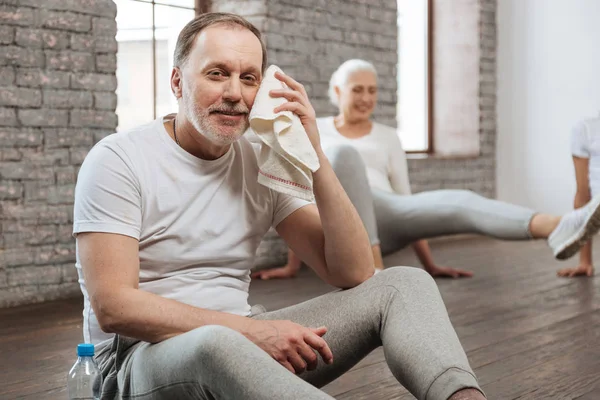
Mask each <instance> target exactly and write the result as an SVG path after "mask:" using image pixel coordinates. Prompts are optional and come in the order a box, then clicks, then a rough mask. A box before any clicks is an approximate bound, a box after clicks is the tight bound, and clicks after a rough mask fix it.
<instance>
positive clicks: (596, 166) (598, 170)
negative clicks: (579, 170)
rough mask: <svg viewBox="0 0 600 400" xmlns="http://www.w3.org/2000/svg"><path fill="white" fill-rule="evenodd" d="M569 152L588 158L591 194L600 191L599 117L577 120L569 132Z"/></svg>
mask: <svg viewBox="0 0 600 400" xmlns="http://www.w3.org/2000/svg"><path fill="white" fill-rule="evenodd" d="M571 154H573V155H574V156H575V157H581V158H589V171H588V179H589V184H590V191H591V193H592V196H595V195H597V194H599V193H600V117H598V118H594V119H588V120H584V121H581V122H579V123H578V124H577V125H575V127H574V128H573V131H572V132H571Z"/></svg>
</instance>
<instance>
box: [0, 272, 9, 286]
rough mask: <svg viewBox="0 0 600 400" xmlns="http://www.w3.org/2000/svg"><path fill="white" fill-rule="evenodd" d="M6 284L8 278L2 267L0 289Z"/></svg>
mask: <svg viewBox="0 0 600 400" xmlns="http://www.w3.org/2000/svg"><path fill="white" fill-rule="evenodd" d="M6 286H8V278H7V275H6V271H5V270H4V269H0V289H3V288H5V287H6Z"/></svg>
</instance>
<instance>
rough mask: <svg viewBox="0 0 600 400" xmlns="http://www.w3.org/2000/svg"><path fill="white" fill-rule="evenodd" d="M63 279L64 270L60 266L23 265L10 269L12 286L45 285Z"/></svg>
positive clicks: (9, 277) (9, 274)
mask: <svg viewBox="0 0 600 400" xmlns="http://www.w3.org/2000/svg"><path fill="white" fill-rule="evenodd" d="M61 281H62V270H61V268H60V267H58V266H53V265H48V266H44V267H21V268H11V269H9V270H8V284H9V285H10V286H21V285H32V284H38V285H44V284H51V283H60V282H61Z"/></svg>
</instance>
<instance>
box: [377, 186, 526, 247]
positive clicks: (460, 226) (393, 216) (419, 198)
mask: <svg viewBox="0 0 600 400" xmlns="http://www.w3.org/2000/svg"><path fill="white" fill-rule="evenodd" d="M372 192H373V202H374V204H375V215H376V218H377V226H378V231H379V238H380V241H381V249H382V251H383V253H384V254H387V253H391V252H393V251H396V250H398V249H400V248H402V247H404V246H406V245H408V244H410V243H412V242H414V241H416V240H419V239H427V238H432V237H437V236H444V235H452V234H460V233H477V234H482V235H486V236H491V237H495V238H498V239H504V240H524V239H531V238H532V235H531V232H530V230H529V226H530V223H531V221H532V218H533V217H534V215H536V214H535V212H534V211H532V210H529V209H527V208H524V207H521V206H517V205H513V204H508V203H504V202H501V201H497V200H491V199H487V198H485V197H483V196H480V195H478V194H475V193H473V192H471V191H467V190H436V191H430V192H422V193H418V194H414V195H410V196H401V195H397V194H394V193H388V192H384V191H380V190H373V191H372Z"/></svg>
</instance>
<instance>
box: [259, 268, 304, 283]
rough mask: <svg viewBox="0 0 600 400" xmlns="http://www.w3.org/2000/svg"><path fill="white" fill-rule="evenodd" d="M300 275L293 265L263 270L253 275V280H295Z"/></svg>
mask: <svg viewBox="0 0 600 400" xmlns="http://www.w3.org/2000/svg"><path fill="white" fill-rule="evenodd" d="M297 273H298V269H296V268H294V267H293V266H291V265H285V266H283V267H279V268H272V269H263V270H260V271H256V272H254V273H253V274H252V279H261V280H263V281H266V280H269V279H288V278H293V277H295V276H296V274H297Z"/></svg>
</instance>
